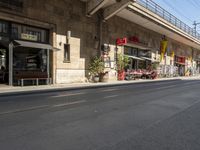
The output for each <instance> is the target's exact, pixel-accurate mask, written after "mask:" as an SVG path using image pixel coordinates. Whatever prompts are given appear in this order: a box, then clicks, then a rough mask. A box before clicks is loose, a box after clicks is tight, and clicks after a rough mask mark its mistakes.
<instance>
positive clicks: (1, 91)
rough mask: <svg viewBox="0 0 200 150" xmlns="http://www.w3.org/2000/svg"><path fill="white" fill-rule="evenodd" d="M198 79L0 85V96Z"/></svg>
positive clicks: (179, 78)
mask: <svg viewBox="0 0 200 150" xmlns="http://www.w3.org/2000/svg"><path fill="white" fill-rule="evenodd" d="M198 79H199V80H200V76H199V75H198V76H192V77H173V78H160V79H155V80H150V79H149V80H147V79H144V80H143V79H139V80H130V81H126V80H124V81H111V82H98V83H69V84H55V85H41V86H23V87H21V86H12V87H11V86H7V85H0V96H8V95H11V94H12V95H20V94H31V93H38V92H40V93H41V92H51V91H63V90H75V89H89V88H98V87H109V86H117V85H124V84H134V83H152V82H158V81H169V80H198Z"/></svg>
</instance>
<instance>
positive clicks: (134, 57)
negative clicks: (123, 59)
mask: <svg viewBox="0 0 200 150" xmlns="http://www.w3.org/2000/svg"><path fill="white" fill-rule="evenodd" d="M124 56H127V57H129V58H133V59H137V60H144V59H142V58H140V57H136V56H131V55H124Z"/></svg>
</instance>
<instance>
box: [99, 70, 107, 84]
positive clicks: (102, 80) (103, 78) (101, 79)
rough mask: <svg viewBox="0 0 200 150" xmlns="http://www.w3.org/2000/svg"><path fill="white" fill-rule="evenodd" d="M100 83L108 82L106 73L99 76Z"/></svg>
mask: <svg viewBox="0 0 200 150" xmlns="http://www.w3.org/2000/svg"><path fill="white" fill-rule="evenodd" d="M100 82H108V72H106V73H102V74H100Z"/></svg>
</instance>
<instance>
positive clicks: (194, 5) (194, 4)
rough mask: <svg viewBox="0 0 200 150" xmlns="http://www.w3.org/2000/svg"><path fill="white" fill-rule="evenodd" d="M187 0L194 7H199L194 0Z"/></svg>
mask: <svg viewBox="0 0 200 150" xmlns="http://www.w3.org/2000/svg"><path fill="white" fill-rule="evenodd" d="M187 2H188V3H189V4H191V5H192V6H193V7H195V8H196V9H200V8H198V5H197V3H196V1H193V0H187Z"/></svg>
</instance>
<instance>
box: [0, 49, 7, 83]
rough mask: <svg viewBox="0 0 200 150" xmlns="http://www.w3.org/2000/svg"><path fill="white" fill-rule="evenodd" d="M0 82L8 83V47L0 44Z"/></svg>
mask: <svg viewBox="0 0 200 150" xmlns="http://www.w3.org/2000/svg"><path fill="white" fill-rule="evenodd" d="M0 84H8V49H7V48H6V47H4V46H2V45H0Z"/></svg>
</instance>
